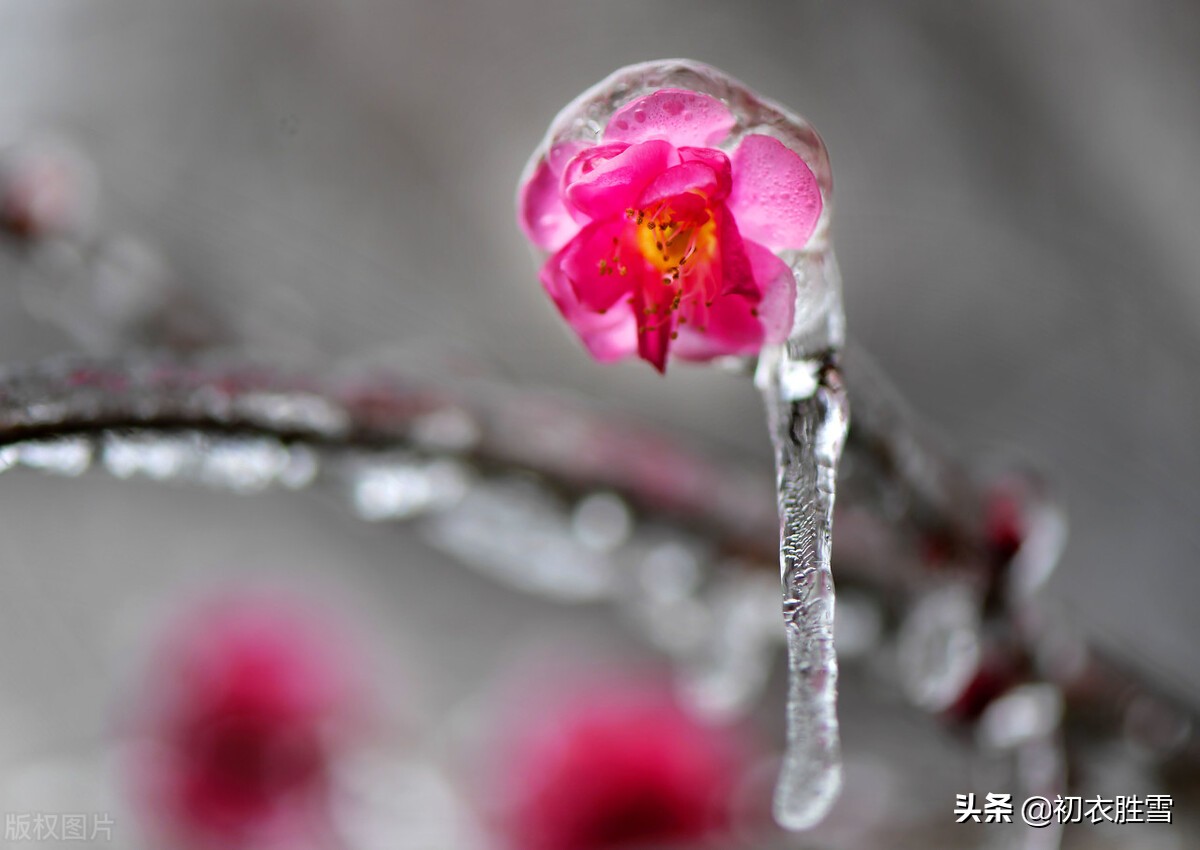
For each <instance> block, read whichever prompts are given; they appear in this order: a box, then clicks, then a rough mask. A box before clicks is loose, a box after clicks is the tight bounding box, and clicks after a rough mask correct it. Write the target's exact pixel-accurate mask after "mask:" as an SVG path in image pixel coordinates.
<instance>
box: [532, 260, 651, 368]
mask: <svg viewBox="0 0 1200 850" xmlns="http://www.w3.org/2000/svg"><path fill="white" fill-rule="evenodd" d="M565 254H566V250H563V251H560V252H558V253H557V254H555V255H554V256H553V257H551V258H550V259H548V260H547V261H546V262H545V264H544V265H543V266H542V271H541V275H540V278H541V281H542V286H543V287H545V289H546V293H547V294H548V295H549V296H550V298H551V299H552V300H553V301H554V304H555V306H556V307H558V311H559V312H560V313H561V314H562V317H563V318H564V319H566V320H567V324H568V325H570V326H571V330H573V331H574V332H575V333H576V335H577V336H578V337H579V339H580V340H581V341H582V342H583V344H584V345H585V346H586V347H587V350H588V352H589V353H590V354H591V355H592V357H594V358H595V359H596V360H598V361H600V362H601V363H611V362H613V361H614V360H621V359H622V358H625V357H629V356H631V355H633V354H636V353H637V350H638V338H637V319H636V317H635V316H634V314H633V310H632V309H631V308H630V307H629V306H628V305H624V304H618V305H616V306H614V307H613V308H612V309H611V310H609V311H608V312H606V313H598V312H596V311H595V310H594V309H592V308H591V307H588V306H586V305H585V304H582V303H580V301H579V297H578V296H577V295H576V293H575V288H574V287H573V286H572V285H571V281H570V278H569V277H568V276H567V274H566V272H565V271H564V270H563V260H564V255H565Z"/></svg>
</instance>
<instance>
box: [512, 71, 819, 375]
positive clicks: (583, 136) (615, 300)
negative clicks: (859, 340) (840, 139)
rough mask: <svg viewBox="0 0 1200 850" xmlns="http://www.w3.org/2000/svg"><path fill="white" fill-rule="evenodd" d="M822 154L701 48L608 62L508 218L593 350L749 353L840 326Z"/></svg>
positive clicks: (662, 358)
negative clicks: (827, 264)
mask: <svg viewBox="0 0 1200 850" xmlns="http://www.w3.org/2000/svg"><path fill="white" fill-rule="evenodd" d="M830 189H831V185H830V180H829V162H828V157H827V156H826V153H825V148H824V146H823V144H822V143H821V141H820V139H819V138H818V137H817V135H816V133H815V132H814V131H813V130H812V128H811V127H810V126H809V125H808V124H807V123H806V122H805V121H803V119H801V118H799V117H797V116H795V115H793V114H791V113H789V112H787V111H786V110H784V109H783V108H782V107H779V106H777V105H775V104H773V103H770V102H769V101H765V100H763V99H761V98H759V97H758V96H757V95H755V94H753V93H752V92H750V91H749V90H748V89H747V88H746V87H745V86H744V85H742V84H741V83H739V82H737V81H736V80H733V79H731V78H729V77H726V76H725V75H723V74H722V73H721V72H719V71H716V70H715V69H713V68H709V67H707V66H705V65H701V64H699V63H694V62H688V61H684V60H670V61H663V62H652V63H646V64H642V65H635V66H631V67H629V68H626V69H623V70H621V71H618V72H616V73H615V74H613V75H612V76H610V77H609V78H608V79H606V80H604V81H602V82H601V83H599V84H598V85H597V86H595V87H593V88H592V89H590V90H589V91H587V92H585V93H584V94H583V95H582V96H580V97H579V98H578V99H577V100H575V101H574V102H573V103H572V104H571V105H569V106H568V107H567V108H566V109H565V110H563V111H562V112H561V113H560V114H559V116H558V117H557V118H556V119H555V120H554V122H553V123H552V125H551V127H550V130H549V132H548V134H547V136H546V138H545V140H544V141H543V143H542V145H541V146H540V147H539V148H538V150H537V151H535V153H534V155H533V157H532V158H531V159H530V161H529V164H528V166H527V167H526V170H525V173H524V175H523V177H522V179H521V189H520V193H519V198H518V207H519V209H518V218H519V221H520V224H521V227H522V229H523V230H524V232H525V234H526V236H527V237H528V238H529V240H530V241H531V242H532V243H533V244H534V245H535V246H536V247H537V248H538V249H539V250H540V251H542V252H543V253H544V256H545V262H544V264H543V266H542V270H541V275H540V276H541V281H542V285H543V287H544V288H545V289H546V292H547V293H548V294H549V295H550V297H551V299H552V300H553V301H554V303H555V305H556V306H557V307H558V309H559V311H560V313H561V314H562V316H563V318H564V319H565V320H566V321H567V323H568V325H569V326H570V327H571V329H572V330H573V331H574V332H575V334H576V335H577V336H578V337H579V338H580V340H581V341H582V342H583V344H584V346H585V347H586V348H587V349H588V351H589V353H590V354H591V355H592V356H593V357H594V358H595V359H597V360H599V361H602V362H610V361H614V360H619V359H623V358H626V357H629V356H633V355H636V356H639V357H641V358H642V359H644V360H646V361H647V362H649V363H651V364H652V365H653V366H654V367H655V368H657V369H659V370H660V371H663V370H665V368H666V364H667V362H668V359H669V358H676V359H683V360H694V361H708V360H714V359H717V358H725V357H729V356H741V357H747V358H753V357H754V356H756V355H757V354H758V353H759V352H760V351H761V350H762V349H763V348H764V347H765V346H771V345H775V344H777V343H781V342H783V341H785V340H786V339H788V338H789V337H794V336H795V335H796V333H797V331H801V332H803V333H804V334H805V335H806V336H813V335H815V336H819V337H821V338H822V339H823V340H824V341H826V342H830V343H833V342H837V341H838V340H840V333H841V330H840V327H841V326H840V296H839V293H838V292H837V287H836V282H835V280H833V279H830V278H829V277H828V276H825V275H823V274H821V273H820V272H821V266H820V263H819V262H818V263H816V264H814V259H815V258H817V259H819V258H820V256H821V255H822V253H823V251H824V250H825V248H826V246H827V219H828V200H829V196H830Z"/></svg>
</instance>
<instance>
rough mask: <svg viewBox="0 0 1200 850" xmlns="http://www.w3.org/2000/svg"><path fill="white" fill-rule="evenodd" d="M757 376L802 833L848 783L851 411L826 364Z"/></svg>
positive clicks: (781, 359) (789, 814) (783, 775)
mask: <svg viewBox="0 0 1200 850" xmlns="http://www.w3.org/2000/svg"><path fill="white" fill-rule="evenodd" d="M759 377H760V380H759V384H760V388H761V389H762V392H763V396H764V399H765V401H766V406H767V416H768V420H769V423H770V428H771V438H772V441H773V443H774V446H775V463H776V480H777V484H778V489H779V518H780V528H781V546H780V571H781V579H782V582H783V611H784V625H785V628H786V635H787V651H788V705H787V746H786V750H785V752H784V758H783V767H782V770H781V772H780V776H779V784H778V785H777V787H776V789H775V818H776V820H777V821H779V823H780V825H781V826H784V827H786V828H788V829H796V830H799V829H808V828H810V827H813V826H815V825H816V824H817V823H819V822H820V821H821V819H822V818H823V817H824V816H825V813H826V812H827V811H828V810H829V807H830V806H831V805H832V803H833V801H834V800H835V799H836V798H837V795H838V792H839V791H840V790H841V784H842V766H841V752H840V743H839V736H838V720H837V675H838V667H837V656H836V655H835V653H834V646H833V617H834V593H833V576H832V574H831V572H830V568H829V559H830V542H831V533H832V527H833V500H834V488H835V485H836V482H837V464H838V460H839V458H840V457H841V453H842V447H843V445H844V444H845V439H846V432H847V428H848V426H849V415H848V410H849V409H848V406H847V403H846V394H845V391H844V389H843V388H842V385H841V380H840V376H839V374H838V372H837V370H836V369H834V368H833V367H832V366H831V365H830V364H828V363H826V362H822V361H821V360H818V359H806V360H793V359H791V357H790V355H789V354H787V353H786V352H784V351H779V352H777V353H775V354H774V356H767V355H766V354H764V357H763V360H762V362H761V363H760V372H759Z"/></svg>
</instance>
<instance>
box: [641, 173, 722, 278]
mask: <svg viewBox="0 0 1200 850" xmlns="http://www.w3.org/2000/svg"><path fill="white" fill-rule="evenodd" d="M625 215H626V217H627V218H629V219H630V220H632V221H633V222H634V223H635V224H636V225H637V247H638V250H639V251H640V252H641V254H642V256H643V257H645V258H646V260H647V261H648V262H649V263H650V264H651V265H653V266H654V267H655V268H656V269H658V270H659V271H660V272H662V275H663V283H666V284H672V283H675V282H677V281H679V280H680V279H681V278H682V277H684V276H685V275H686V274H687V272H688V271H689V270H690V269H692V268H695V267H696V265H697V263H698V262H699V261H701V260H705V259H708V258H710V257H711V255H712V253H713V249H714V247H715V245H716V232H717V225H716V221H715V220H714V219H713V216H712V214H711V213H710V212H709V209H708V198H706V197H705V196H704V195H701V194H700V193H698V192H688V193H685V194H683V195H679V196H676V197H674V198H671V199H669V200H667V201H663V202H662V203H659V204H655V205H654V206H652V207H650V208H648V209H642V210H634V209H629V210H626V211H625Z"/></svg>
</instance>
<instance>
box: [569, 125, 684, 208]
mask: <svg viewBox="0 0 1200 850" xmlns="http://www.w3.org/2000/svg"><path fill="white" fill-rule="evenodd" d="M678 164H679V154H677V153H676V152H675V149H674V148H673V147H671V145H670V144H668V143H667V142H663V141H650V142H644V143H643V144H640V145H628V146H625V147H624V148H623V149H622V146H621V145H618V144H614V145H602V146H600V147H598V148H595V149H594V150H591V151H585V152H584V153H582V154H580V155H579V156H577V157H576V158H575V159H574V160H572V161H571V163H570V164H569V165H568V166H567V169H566V173H565V174H564V175H563V180H564V183H565V185H566V197H567V200H568V201H569V202H570V203H571V204H572V205H573V206H574V207H575V208H576V209H577V210H579V211H580V212H582V213H584V214H585V215H587V216H589V217H590V218H593V219H597V218H608V217H610V216H615V215H621V214H622V213H624V211H625V210H626V209H628V208H630V207H634V206H636V205H637V202H638V199H639V198H640V197H641V194H642V192H643V190H645V188H646V186H648V185H649V184H650V183H651V181H653V180H654V178H655V177H657V176H658V175H659V174H661V173H662V172H663V171H666V170H667V169H668V168H670V167H671V166H673V165H678Z"/></svg>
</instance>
